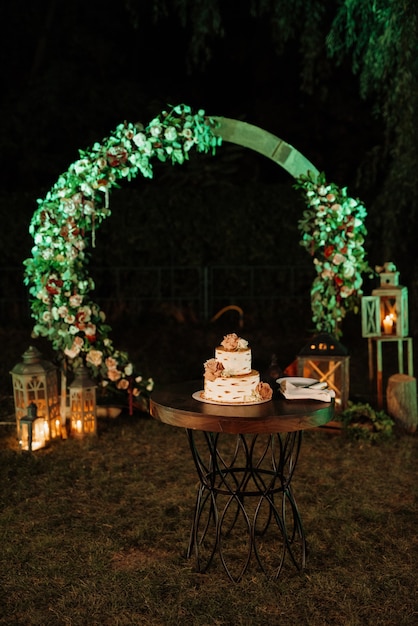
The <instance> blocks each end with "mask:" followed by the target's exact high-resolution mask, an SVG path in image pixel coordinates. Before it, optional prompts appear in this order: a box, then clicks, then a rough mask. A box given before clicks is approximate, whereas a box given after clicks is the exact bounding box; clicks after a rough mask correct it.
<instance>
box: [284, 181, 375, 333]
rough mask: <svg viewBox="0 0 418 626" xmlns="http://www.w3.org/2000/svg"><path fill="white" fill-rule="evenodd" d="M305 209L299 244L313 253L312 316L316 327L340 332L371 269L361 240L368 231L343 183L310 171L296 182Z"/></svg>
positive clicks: (357, 203) (358, 204)
mask: <svg viewBox="0 0 418 626" xmlns="http://www.w3.org/2000/svg"><path fill="white" fill-rule="evenodd" d="M295 187H296V188H297V189H300V190H302V192H303V193H304V195H305V199H306V202H307V206H308V208H307V210H305V211H304V212H303V218H302V219H301V220H299V223H298V227H299V230H300V231H301V233H302V240H301V242H300V244H301V245H302V246H303V247H304V248H306V250H307V251H308V252H309V254H310V255H311V256H312V257H313V263H314V267H315V271H316V277H315V279H314V281H313V284H312V287H311V309H312V321H313V324H314V326H315V328H316V330H317V331H318V332H328V333H331V334H334V335H335V336H336V337H337V338H338V337H340V336H341V334H342V332H341V328H340V326H341V322H342V320H343V319H344V317H345V315H346V313H347V311H354V312H355V313H357V312H358V310H359V303H360V298H361V295H362V289H361V287H362V284H363V278H362V274H363V273H365V272H368V273H369V274H372V269H371V268H370V267H369V264H368V263H367V261H366V252H365V250H364V247H363V244H364V241H365V238H366V235H367V230H366V227H365V225H364V220H365V218H366V216H367V211H366V208H365V206H364V205H363V203H362V202H361V201H360V200H358V199H354V198H351V197H349V195H348V193H347V188H346V187H343V188H339V187H338V186H337V185H335V184H334V183H327V182H326V179H325V175H324V174H323V173H321V174H319V175H318V176H317V177H316V178H315V176H314V175H312V174H310V173H308V175H306V176H300V177H299V178H298V180H297V182H296V184H295Z"/></svg>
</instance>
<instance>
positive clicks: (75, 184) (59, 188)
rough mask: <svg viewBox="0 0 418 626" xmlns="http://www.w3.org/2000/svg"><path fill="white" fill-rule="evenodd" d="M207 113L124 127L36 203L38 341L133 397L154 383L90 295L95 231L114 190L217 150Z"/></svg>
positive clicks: (33, 280)
mask: <svg viewBox="0 0 418 626" xmlns="http://www.w3.org/2000/svg"><path fill="white" fill-rule="evenodd" d="M214 126H215V122H214V121H213V120H211V119H210V118H208V117H207V116H205V114H204V111H198V112H197V113H196V114H193V113H192V111H191V109H190V107H188V106H186V105H178V106H175V107H172V108H171V109H170V110H168V111H163V112H162V113H161V114H160V115H159V116H158V117H156V118H155V119H153V120H152V121H151V122H150V123H149V124H148V126H147V127H146V128H143V127H142V126H138V125H134V124H131V123H124V124H120V125H119V126H118V127H117V128H116V129H115V131H114V132H113V133H112V134H111V135H110V136H109V137H108V138H106V139H105V140H103V142H102V143H95V144H94V145H93V147H92V148H91V149H89V150H84V151H81V152H80V158H79V159H78V160H77V161H75V162H74V163H72V164H71V165H70V167H69V169H68V171H67V172H65V173H64V174H62V175H61V176H60V177H59V178H58V181H57V182H56V183H55V185H54V186H53V187H52V189H51V190H50V191H49V192H48V193H47V195H46V196H45V198H43V199H41V200H38V208H37V210H36V211H35V213H34V215H33V218H32V221H31V225H30V234H31V235H32V237H33V239H34V246H33V248H32V257H31V258H29V259H27V260H26V261H25V262H24V264H25V267H26V269H25V283H26V284H27V285H28V286H29V293H30V296H31V307H32V316H33V318H34V319H35V325H34V328H33V334H34V336H42V337H46V338H48V339H49V340H50V341H51V342H52V346H53V348H54V349H55V350H57V351H58V352H59V353H60V354H62V355H63V356H64V357H65V359H66V361H67V363H68V364H69V366H70V367H74V368H75V367H77V366H78V365H79V364H80V363H81V362H84V363H85V364H86V365H87V366H88V367H89V368H90V370H91V372H92V374H93V376H94V377H95V378H96V379H98V380H100V381H101V383H102V384H103V385H105V386H106V385H113V386H115V387H116V388H117V389H120V390H128V391H130V392H131V393H132V394H133V395H139V394H140V393H143V392H147V391H150V390H151V389H152V386H153V381H152V379H149V378H148V379H145V378H143V376H142V375H140V374H138V373H137V372H135V368H134V365H133V363H132V362H131V361H130V359H129V355H128V354H127V353H126V352H122V351H120V350H118V349H117V348H116V347H115V346H114V345H113V342H112V340H111V338H110V336H109V334H110V331H111V328H110V326H109V325H108V324H107V323H106V316H105V313H104V312H103V311H102V310H101V309H100V307H99V306H98V305H97V304H96V303H95V302H94V301H93V299H92V298H91V292H92V291H93V290H94V281H93V279H92V278H91V276H90V275H89V272H88V262H89V260H90V256H91V249H92V248H94V245H95V236H96V231H97V229H98V227H99V226H100V224H101V223H102V222H103V220H105V219H106V218H107V217H109V216H110V214H111V209H110V205H109V193H110V191H111V189H112V188H114V187H117V186H118V181H120V180H121V179H126V180H131V179H132V178H134V177H136V176H137V175H138V174H142V175H143V176H145V177H147V178H152V175H153V170H152V160H153V159H157V160H159V161H161V162H169V163H171V164H172V165H175V164H182V163H184V162H185V161H186V160H187V159H188V157H189V152H190V150H192V149H194V150H197V151H198V152H211V153H214V152H215V151H216V148H217V146H219V145H220V144H221V142H222V139H221V138H220V137H216V136H215V135H214V133H213V128H214Z"/></svg>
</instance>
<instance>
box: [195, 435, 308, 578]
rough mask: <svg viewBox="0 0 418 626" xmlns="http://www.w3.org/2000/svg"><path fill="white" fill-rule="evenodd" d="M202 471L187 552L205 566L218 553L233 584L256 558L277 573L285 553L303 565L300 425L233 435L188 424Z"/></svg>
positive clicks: (200, 566)
mask: <svg viewBox="0 0 418 626" xmlns="http://www.w3.org/2000/svg"><path fill="white" fill-rule="evenodd" d="M186 432H187V436H188V439H189V444H190V449H191V451H192V455H193V459H194V462H195V465H196V469H197V472H198V475H199V481H200V485H199V488H198V492H197V497H196V505H195V511H194V517H193V523H192V528H191V533H190V541H189V547H188V552H187V556H188V557H191V556H192V555H193V554H194V556H195V558H196V563H197V570H198V571H199V572H206V571H207V569H208V568H209V566H210V565H211V563H212V561H213V559H214V557H215V555H216V554H218V555H219V557H220V560H221V563H222V565H223V567H224V569H225V572H226V573H227V575H228V576H229V578H230V579H231V580H232V581H233V582H239V581H240V580H241V578H242V577H243V576H244V574H245V572H246V571H247V569H248V567H249V564H250V561H251V557H252V555H253V554H254V556H255V560H256V562H257V563H258V565H259V566H260V568H261V570H262V571H263V572H264V573H265V574H266V575H267V576H269V577H271V578H273V579H277V578H278V576H279V574H280V572H281V570H282V567H283V565H284V563H285V560H286V556H288V557H289V558H290V561H291V562H292V563H293V564H294V566H295V567H296V568H297V569H298V570H301V569H303V568H304V567H305V563H306V539H305V533H304V530H303V526H302V521H301V518H300V515H299V511H298V508H297V505H296V501H295V498H294V495H293V492H292V489H291V485H290V483H291V480H292V476H293V473H294V470H295V467H296V463H297V459H298V455H299V450H300V445H301V439H302V431H297V432H291V433H286V434H279V433H277V434H265V435H259V434H255V435H254V434H251V435H243V434H239V435H228V434H225V433H212V432H199V431H194V430H191V429H187V430H186Z"/></svg>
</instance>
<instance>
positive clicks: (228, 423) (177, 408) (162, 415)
mask: <svg viewBox="0 0 418 626" xmlns="http://www.w3.org/2000/svg"><path fill="white" fill-rule="evenodd" d="M201 387H202V382H201V381H200V382H199V381H189V382H185V383H180V384H175V385H167V386H166V387H164V388H162V389H157V390H156V391H154V392H153V393H152V395H151V399H150V413H151V415H152V417H154V418H155V419H157V420H159V421H160V422H164V423H165V424H170V425H171V426H180V427H182V428H190V429H192V430H204V431H208V432H225V433H231V434H245V433H254V434H255V433H279V432H280V433H288V432H295V431H298V430H306V429H309V428H317V427H318V426H323V425H324V424H326V423H327V422H329V421H331V420H332V418H333V416H334V402H321V401H318V400H285V399H284V398H283V399H273V400H270V401H269V402H264V403H261V404H251V405H224V404H222V405H221V404H210V403H207V402H202V401H200V400H196V399H195V398H193V397H192V396H193V394H195V393H196V392H199V390H200V389H201Z"/></svg>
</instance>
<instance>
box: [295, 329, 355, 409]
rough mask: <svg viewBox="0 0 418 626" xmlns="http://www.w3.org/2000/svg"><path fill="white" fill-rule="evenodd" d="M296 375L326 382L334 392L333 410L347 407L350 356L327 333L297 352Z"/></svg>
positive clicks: (343, 347)
mask: <svg viewBox="0 0 418 626" xmlns="http://www.w3.org/2000/svg"><path fill="white" fill-rule="evenodd" d="M296 362H297V369H298V375H299V376H303V377H305V378H316V379H318V380H320V381H321V382H326V383H327V385H328V387H329V388H330V389H333V390H334V391H335V409H336V410H337V411H341V410H343V409H345V408H346V407H347V404H348V396H349V388H350V356H349V354H348V351H347V348H346V347H345V346H343V345H342V344H341V343H340V342H339V341H337V339H335V337H333V336H332V335H330V334H329V333H319V334H318V335H315V336H314V337H313V338H312V340H311V341H310V342H309V343H307V344H306V346H304V347H303V348H302V350H301V351H300V352H299V354H298V356H297V359H296Z"/></svg>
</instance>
